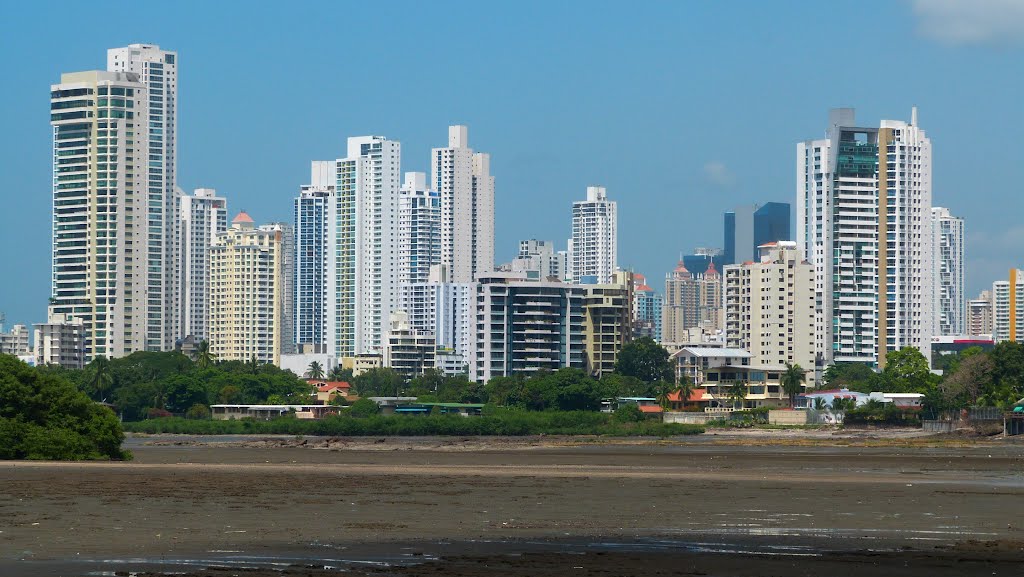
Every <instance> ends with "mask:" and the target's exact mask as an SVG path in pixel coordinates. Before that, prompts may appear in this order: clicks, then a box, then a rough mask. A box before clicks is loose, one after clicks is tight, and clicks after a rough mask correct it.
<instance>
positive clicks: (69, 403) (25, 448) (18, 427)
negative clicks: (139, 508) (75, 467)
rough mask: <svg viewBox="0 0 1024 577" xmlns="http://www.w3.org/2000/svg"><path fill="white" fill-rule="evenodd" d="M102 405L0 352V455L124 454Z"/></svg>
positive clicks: (112, 419)
mask: <svg viewBox="0 0 1024 577" xmlns="http://www.w3.org/2000/svg"><path fill="white" fill-rule="evenodd" d="M123 440H124V432H123V431H122V429H121V423H120V422H119V421H118V419H117V417H116V416H115V415H114V413H113V412H112V411H111V410H110V409H109V408H107V407H105V406H103V405H100V404H98V403H95V402H93V401H92V400H90V399H89V398H88V397H87V396H86V395H85V394H84V393H82V392H81V391H79V390H78V389H76V388H75V386H74V385H73V384H72V383H70V382H69V381H67V380H66V379H64V378H61V377H59V376H57V375H55V374H52V373H50V372H48V371H40V370H37V369H35V368H32V367H30V366H28V365H26V364H25V363H23V362H21V361H19V360H18V359H17V358H15V357H12V356H9V355H0V459H60V460H79V459H124V458H129V457H130V455H129V454H128V453H125V452H124V451H122V450H121V441H123Z"/></svg>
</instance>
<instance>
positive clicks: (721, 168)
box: [704, 160, 736, 187]
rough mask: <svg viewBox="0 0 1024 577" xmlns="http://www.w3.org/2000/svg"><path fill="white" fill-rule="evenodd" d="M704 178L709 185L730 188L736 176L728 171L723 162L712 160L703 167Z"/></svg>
mask: <svg viewBox="0 0 1024 577" xmlns="http://www.w3.org/2000/svg"><path fill="white" fill-rule="evenodd" d="M704 178H706V179H708V181H709V182H710V183H711V184H714V185H715V186H720V187H728V186H732V185H733V184H735V183H736V176H735V175H733V173H732V172H730V171H729V168H728V167H726V166H725V163H724V162H720V161H717V160H713V161H711V162H708V163H706V164H705V165H704Z"/></svg>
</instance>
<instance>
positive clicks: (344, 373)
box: [328, 365, 352, 381]
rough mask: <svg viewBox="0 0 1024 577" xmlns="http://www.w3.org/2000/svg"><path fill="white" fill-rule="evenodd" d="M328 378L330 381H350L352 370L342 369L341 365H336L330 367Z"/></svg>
mask: <svg viewBox="0 0 1024 577" xmlns="http://www.w3.org/2000/svg"><path fill="white" fill-rule="evenodd" d="M328 378H330V379H331V380H332V381H351V380H352V370H351V369H344V368H342V367H341V365H338V366H336V367H334V368H333V369H331V373H330V375H328Z"/></svg>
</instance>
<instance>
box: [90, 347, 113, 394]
mask: <svg viewBox="0 0 1024 577" xmlns="http://www.w3.org/2000/svg"><path fill="white" fill-rule="evenodd" d="M89 367H90V369H91V371H92V373H91V374H90V375H89V386H91V387H92V388H93V390H95V391H96V397H97V399H96V400H97V401H102V400H103V399H104V397H103V393H104V392H106V391H107V390H108V389H109V388H110V387H111V386H113V384H114V376H113V375H112V374H110V361H109V360H107V357H104V356H103V355H100V356H98V357H96V358H95V359H93V360H92V362H91V363H89Z"/></svg>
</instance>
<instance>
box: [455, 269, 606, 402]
mask: <svg viewBox="0 0 1024 577" xmlns="http://www.w3.org/2000/svg"><path fill="white" fill-rule="evenodd" d="M479 281H480V282H479V284H477V285H476V287H477V288H476V321H475V335H474V344H475V351H474V355H473V359H472V360H471V362H470V363H469V371H470V372H469V378H470V380H472V381H474V382H478V383H483V382H486V381H488V380H490V379H491V378H493V377H502V376H510V375H513V374H522V375H526V376H529V375H531V374H534V373H536V372H538V371H543V370H557V369H559V368H561V367H576V368H579V369H583V368H585V366H586V353H585V345H584V333H583V325H584V315H583V298H584V287H581V286H579V285H572V284H565V283H559V282H541V281H530V280H526V279H525V278H523V277H522V276H517V275H510V274H505V275H502V274H501V273H493V274H492V275H490V276H487V277H480V279H479Z"/></svg>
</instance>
